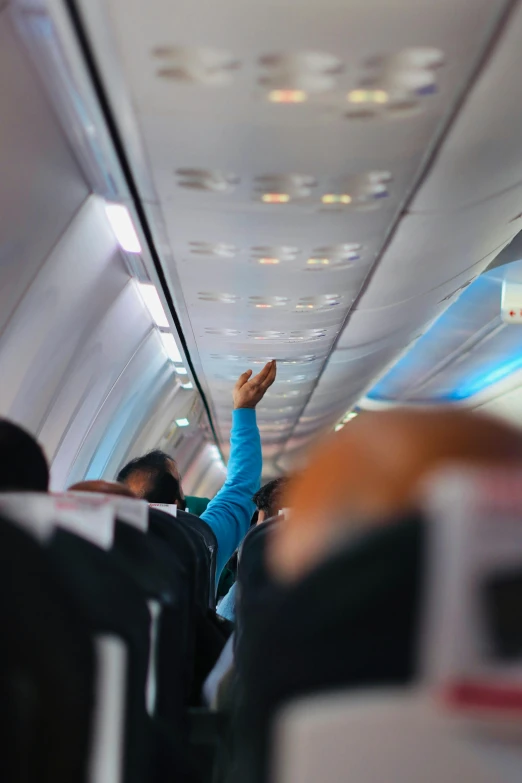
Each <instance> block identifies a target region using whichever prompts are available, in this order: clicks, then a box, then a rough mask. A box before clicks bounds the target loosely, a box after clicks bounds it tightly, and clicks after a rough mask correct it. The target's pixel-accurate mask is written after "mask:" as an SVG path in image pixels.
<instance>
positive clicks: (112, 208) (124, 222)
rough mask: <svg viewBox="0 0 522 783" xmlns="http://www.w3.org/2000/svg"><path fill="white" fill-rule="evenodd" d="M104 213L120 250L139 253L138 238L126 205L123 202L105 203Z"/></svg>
mask: <svg viewBox="0 0 522 783" xmlns="http://www.w3.org/2000/svg"><path fill="white" fill-rule="evenodd" d="M105 213H106V215H107V218H108V220H109V223H110V224H111V228H112V230H113V231H114V234H115V236H116V239H117V240H118V242H119V243H120V245H121V248H122V250H125V251H126V252H127V253H141V245H140V240H139V239H138V235H137V234H136V229H135V228H134V225H133V222H132V218H131V216H130V214H129V210H128V209H127V207H125V206H123V204H105Z"/></svg>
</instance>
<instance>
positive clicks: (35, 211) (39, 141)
mask: <svg viewBox="0 0 522 783" xmlns="http://www.w3.org/2000/svg"><path fill="white" fill-rule="evenodd" d="M0 101H1V110H0V112H1V123H2V125H1V144H0V202H1V204H2V208H1V210H0V334H1V332H2V330H3V329H4V328H5V325H6V323H7V322H8V320H9V318H10V316H11V314H12V313H13V311H14V309H15V308H16V306H17V303H18V302H19V300H20V298H21V297H22V296H23V294H24V292H25V290H26V289H27V286H28V285H29V284H30V283H31V280H32V279H33V278H34V276H35V274H36V273H37V271H38V269H39V268H40V267H41V265H42V264H43V262H44V260H45V257H46V255H47V254H48V253H49V252H50V251H51V249H52V247H53V245H54V244H55V243H56V242H57V240H58V239H59V237H60V235H61V234H62V232H63V231H64V230H65V228H66V227H67V225H68V224H69V223H70V221H71V220H72V218H73V217H74V214H75V213H76V212H77V210H78V209H79V208H80V206H81V204H82V202H83V201H84V200H85V198H86V197H87V195H88V191H87V186H86V184H85V182H84V180H83V177H82V175H81V173H80V170H79V168H78V166H77V164H76V163H75V160H74V158H73V156H72V153H71V150H70V149H69V146H68V144H67V142H66V140H65V136H64V135H63V133H62V131H61V129H60V128H59V126H58V124H57V122H56V119H55V117H54V115H53V112H52V110H51V109H50V108H49V106H48V105H47V104H46V101H45V97H44V95H43V94H42V88H41V85H40V83H39V81H38V78H37V75H36V74H35V73H34V72H33V69H32V67H31V65H30V63H29V62H28V59H27V56H26V54H25V52H24V50H23V46H22V43H21V41H20V40H19V39H18V36H17V33H16V31H15V28H14V26H13V24H12V21H11V16H10V13H9V9H7V8H6V9H4V10H2V11H1V12H0ZM51 194H52V197H50V195H51ZM44 205H45V208H44Z"/></svg>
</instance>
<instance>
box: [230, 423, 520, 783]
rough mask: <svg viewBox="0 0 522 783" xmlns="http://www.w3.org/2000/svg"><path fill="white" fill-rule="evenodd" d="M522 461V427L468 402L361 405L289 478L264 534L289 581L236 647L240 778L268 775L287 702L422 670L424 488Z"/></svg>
mask: <svg viewBox="0 0 522 783" xmlns="http://www.w3.org/2000/svg"><path fill="white" fill-rule="evenodd" d="M454 463H456V464H459V463H463V464H465V465H471V466H481V465H484V466H490V465H491V466H500V467H502V466H506V465H510V466H512V467H513V466H519V465H520V466H521V475H522V433H520V432H519V431H518V430H516V429H513V428H511V427H509V426H508V425H506V424H504V423H502V422H500V421H496V420H494V419H491V418H489V417H486V416H481V415H480V414H475V413H471V412H467V411H463V410H438V411H431V412H427V411H402V410H401V411H390V412H385V413H375V414H373V413H368V414H363V415H362V416H360V417H359V418H358V419H356V420H355V421H354V422H352V423H351V424H350V425H349V426H348V427H347V428H346V430H344V431H343V432H342V433H341V434H336V435H335V436H333V437H332V438H330V439H329V440H328V441H326V442H325V443H324V444H323V445H321V446H320V447H318V448H317V450H316V452H315V453H314V454H313V456H312V458H311V460H310V463H309V465H308V467H307V468H306V469H305V470H304V471H303V472H302V473H301V475H299V476H297V477H295V478H294V479H292V480H290V482H289V487H288V491H287V493H286V496H285V501H284V502H285V506H288V507H289V508H291V512H290V514H289V516H288V518H287V519H281V520H280V521H278V523H277V524H276V525H274V528H273V531H272V532H273V535H271V536H270V537H269V539H268V555H269V561H268V562H269V565H270V568H271V571H272V573H273V575H274V576H275V577H277V579H278V580H279V581H280V584H281V585H282V588H281V591H280V593H279V595H278V596H277V600H275V601H271V602H269V603H268V604H267V606H266V607H265V608H264V609H263V612H261V613H259V615H258V616H256V618H255V622H252V623H249V624H248V627H245V629H244V632H243V634H242V639H241V646H240V647H238V648H237V649H236V668H237V672H238V676H239V678H240V687H239V688H238V689H237V692H236V698H237V704H236V715H235V718H234V725H235V731H234V747H235V754H234V756H235V758H234V769H235V772H234V775H233V780H234V781H238V782H239V781H240V780H247V779H248V780H249V781H250V782H251V783H256V782H259V783H261V781H265V780H266V779H267V775H268V772H269V763H270V741H269V738H270V733H271V729H272V725H273V720H274V717H275V716H276V714H278V712H279V710H280V708H281V707H282V706H283V705H285V704H287V703H288V702H290V701H292V700H294V699H296V698H299V697H301V696H305V695H309V694H313V693H320V692H324V691H328V690H332V689H339V688H344V689H347V688H361V687H366V688H368V687H372V686H394V685H401V686H402V685H404V684H406V683H408V682H410V681H412V680H413V678H414V677H415V675H416V665H417V650H418V642H419V638H418V632H419V612H420V607H421V603H420V600H421V595H422V588H423V580H424V565H423V563H424V530H425V525H424V523H423V518H422V514H421V511H420V510H419V498H420V496H421V487H422V483H423V481H424V480H427V479H428V477H429V476H430V474H432V472H434V471H435V470H437V469H439V468H442V467H445V466H450V465H452V464H454Z"/></svg>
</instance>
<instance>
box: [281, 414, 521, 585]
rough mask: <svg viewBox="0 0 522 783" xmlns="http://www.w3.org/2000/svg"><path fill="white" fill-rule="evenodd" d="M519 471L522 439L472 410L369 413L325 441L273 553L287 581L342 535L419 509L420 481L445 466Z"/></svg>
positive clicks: (292, 496) (299, 484)
mask: <svg viewBox="0 0 522 783" xmlns="http://www.w3.org/2000/svg"><path fill="white" fill-rule="evenodd" d="M455 463H463V464H468V465H480V464H484V465H488V464H491V465H495V464H496V465H498V464H513V463H520V464H521V465H522V433H521V432H519V431H518V430H517V429H514V428H512V427H511V426H509V425H508V424H505V423H504V422H501V421H499V420H497V419H494V418H490V417H489V416H484V415H481V414H477V413H473V412H472V411H468V410H462V409H455V408H445V409H436V410H409V409H397V410H392V411H383V412H377V413H365V414H363V415H361V416H358V417H357V418H356V419H354V420H353V421H352V422H351V423H350V424H349V425H348V426H347V427H345V428H344V429H343V430H342V431H341V432H339V433H336V434H335V435H333V436H331V437H330V438H328V439H327V440H326V441H325V442H324V443H323V444H321V445H319V446H318V447H317V448H316V450H315V452H314V453H313V454H312V455H311V459H310V462H309V464H308V466H307V468H306V469H305V470H304V471H303V472H302V473H301V474H300V475H298V476H296V477H295V478H294V479H292V481H291V482H290V483H289V487H288V492H287V493H286V497H285V504H286V505H287V506H288V507H290V508H292V515H291V518H289V519H288V520H287V521H286V522H285V523H284V524H283V525H281V526H280V528H279V529H278V535H277V536H274V539H273V544H274V546H273V547H271V553H270V554H271V558H270V559H271V563H272V567H273V569H274V571H275V572H276V573H277V574H278V575H279V576H280V577H281V578H283V579H293V578H296V577H298V576H300V575H301V574H302V573H304V572H306V571H307V570H309V568H311V567H312V566H313V565H314V564H315V563H317V562H318V561H319V560H320V559H321V558H322V557H323V556H324V555H325V554H326V552H327V551H328V550H330V549H331V548H332V546H334V545H335V541H336V540H337V539H338V537H339V535H345V534H346V532H350V531H353V530H355V529H357V528H360V527H367V526H368V525H374V524H381V523H382V522H383V521H386V520H387V519H389V518H391V517H393V516H395V518H396V517H397V515H400V514H402V513H405V512H406V513H407V512H409V511H410V510H412V509H414V508H415V505H416V500H417V497H418V493H419V491H420V487H421V484H422V481H423V479H424V478H425V477H427V476H428V475H429V474H430V473H431V472H432V471H435V470H437V469H439V468H442V467H443V466H446V465H450V464H455Z"/></svg>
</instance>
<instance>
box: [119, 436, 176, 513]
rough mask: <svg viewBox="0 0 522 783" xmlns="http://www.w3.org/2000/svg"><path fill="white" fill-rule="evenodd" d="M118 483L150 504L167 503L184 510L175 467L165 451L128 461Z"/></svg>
mask: <svg viewBox="0 0 522 783" xmlns="http://www.w3.org/2000/svg"><path fill="white" fill-rule="evenodd" d="M117 481H118V483H121V484H124V485H125V486H127V487H128V488H129V490H130V491H131V492H132V493H133V494H134V495H136V497H139V498H143V499H144V500H147V501H148V502H149V503H166V504H168V505H176V506H178V508H180V509H182V510H185V507H186V499H185V495H184V494H183V490H182V488H181V483H180V475H179V470H178V466H177V465H176V462H175V461H174V460H173V459H172V457H169V455H168V454H165V452H164V451H160V450H159V449H154V451H149V452H148V454H145V455H144V456H143V457H137V458H136V459H133V460H131V461H130V462H129V463H127V465H125V467H124V468H122V469H121V470H120V472H119V473H118V476H117Z"/></svg>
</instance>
